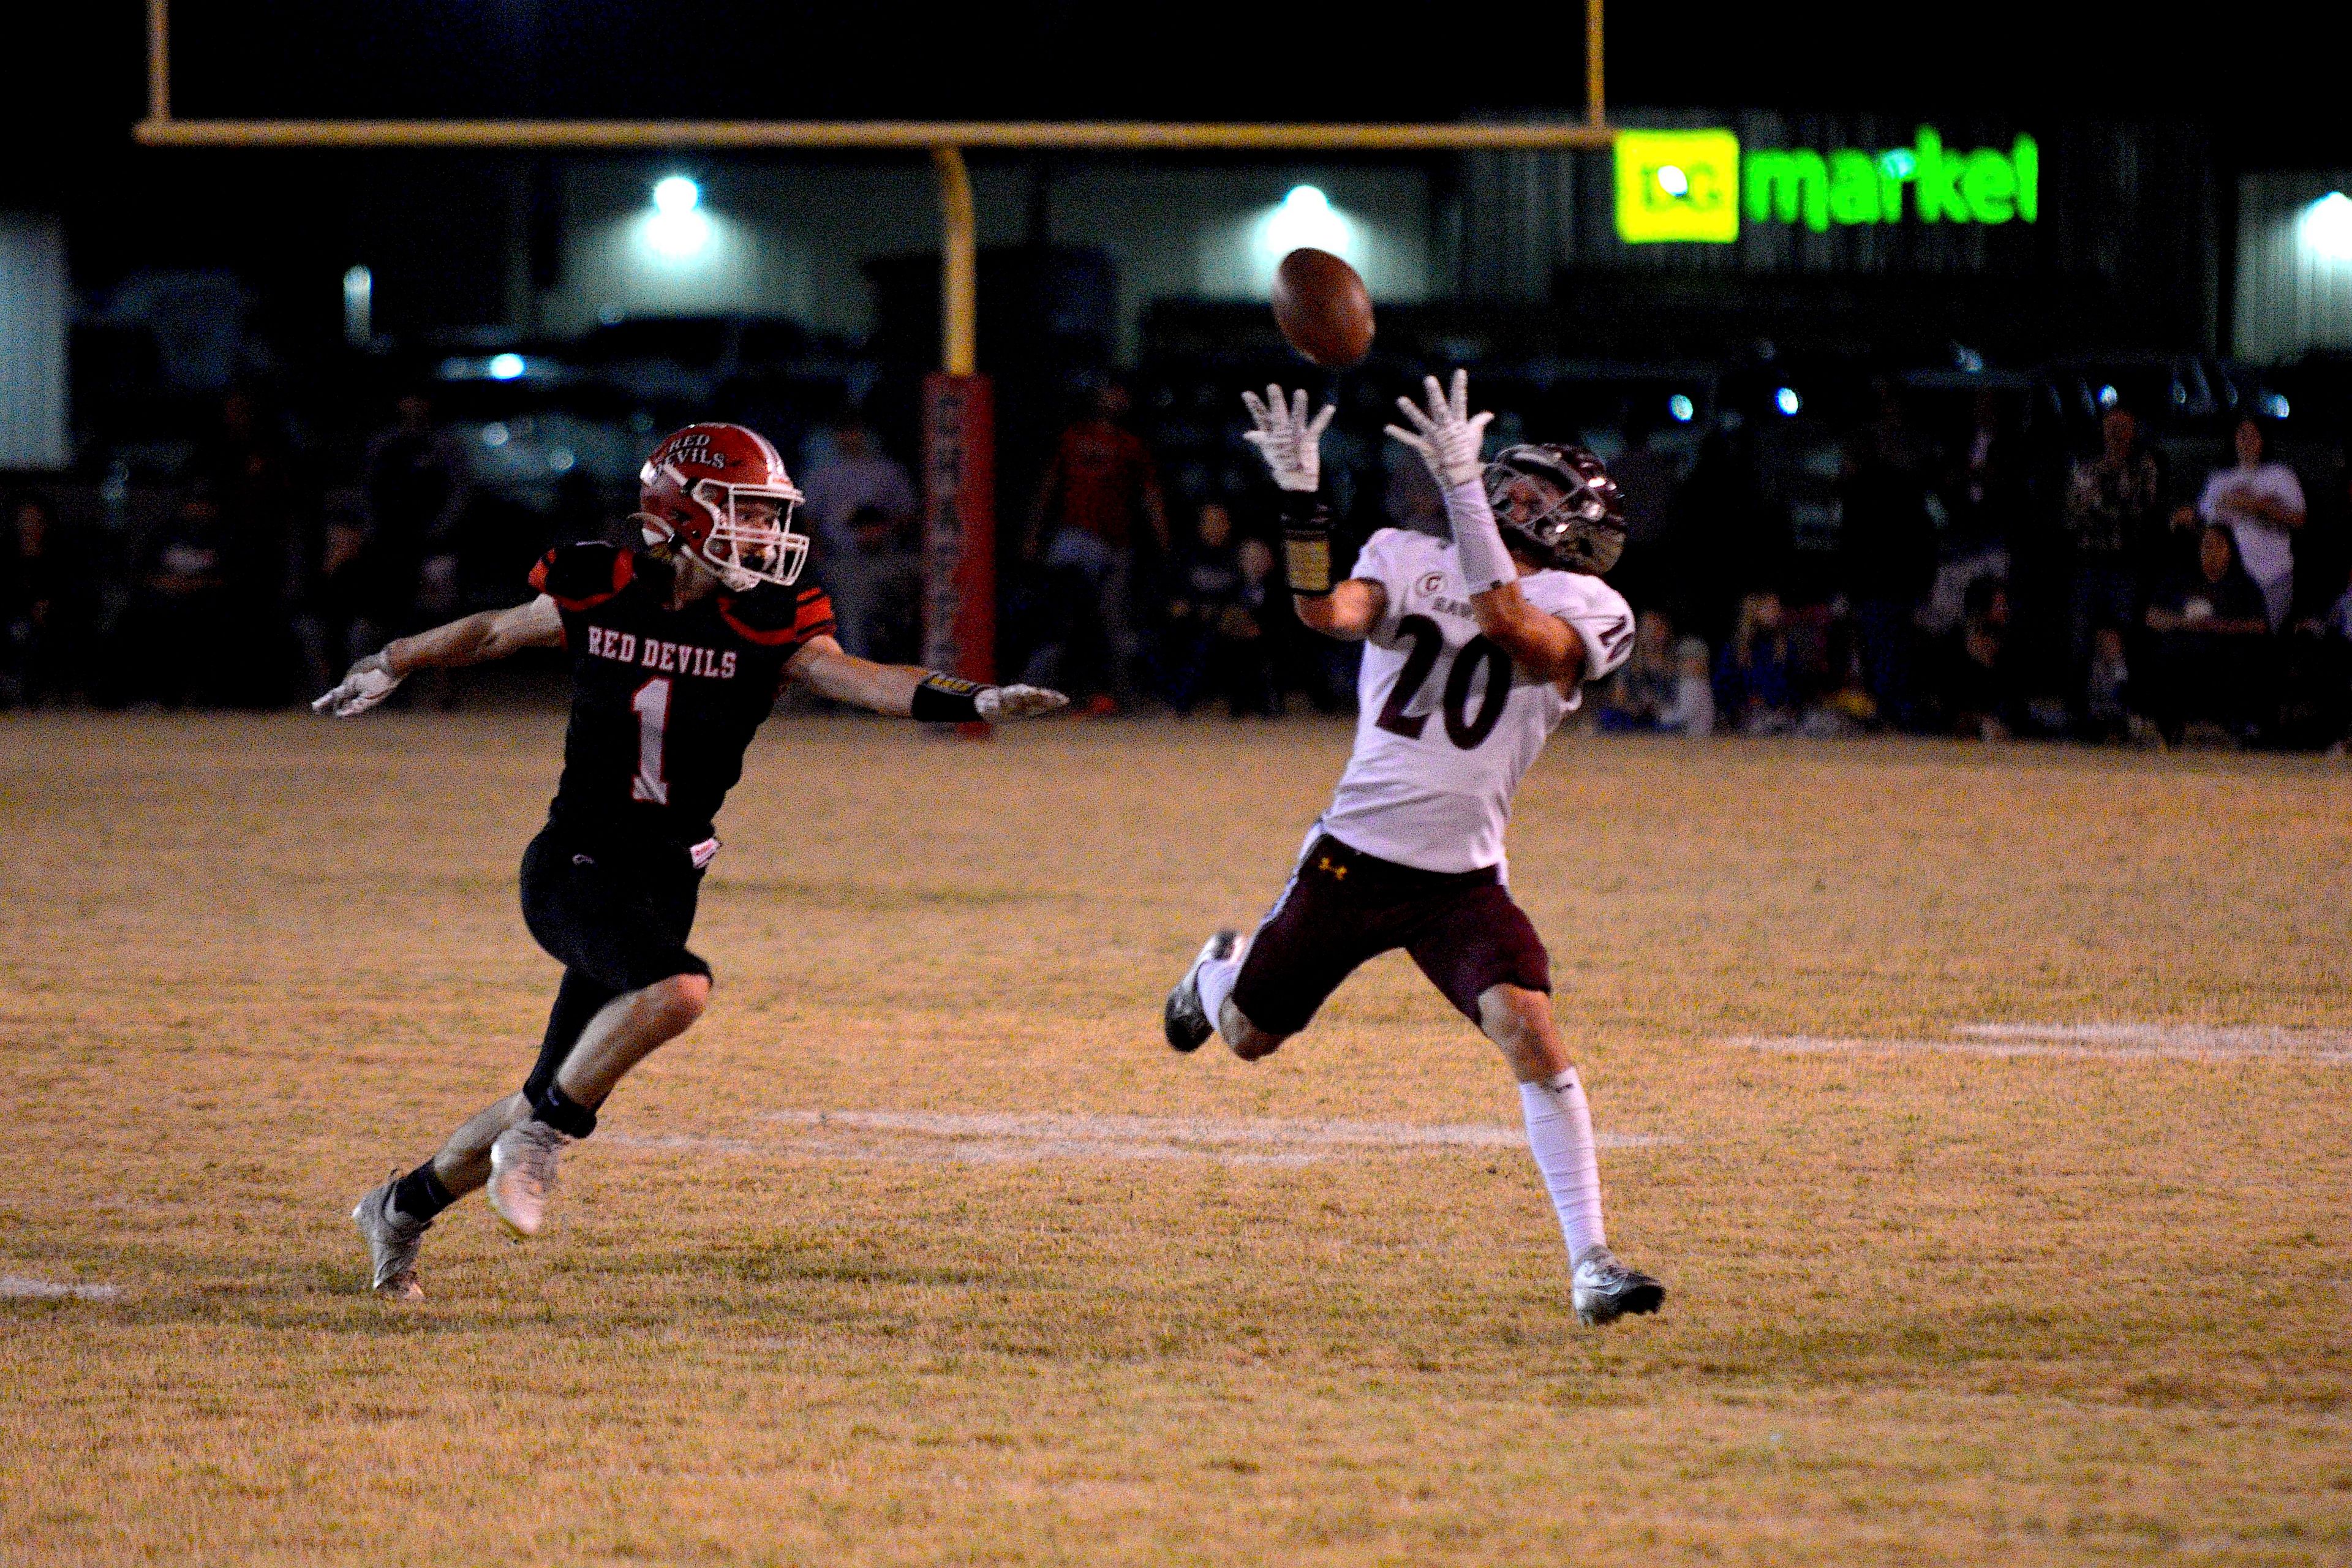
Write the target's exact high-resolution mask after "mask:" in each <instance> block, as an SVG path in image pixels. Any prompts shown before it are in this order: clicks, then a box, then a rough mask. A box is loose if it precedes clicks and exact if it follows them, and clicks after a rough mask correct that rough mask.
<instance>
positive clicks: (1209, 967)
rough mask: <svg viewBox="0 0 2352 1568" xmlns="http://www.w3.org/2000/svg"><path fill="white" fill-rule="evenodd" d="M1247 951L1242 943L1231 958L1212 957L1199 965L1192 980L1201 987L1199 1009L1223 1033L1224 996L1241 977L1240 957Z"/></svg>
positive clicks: (1232, 991)
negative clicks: (1195, 976)
mask: <svg viewBox="0 0 2352 1568" xmlns="http://www.w3.org/2000/svg"><path fill="white" fill-rule="evenodd" d="M1248 952H1249V948H1248V947H1247V946H1246V945H1244V946H1242V947H1240V948H1238V949H1236V950H1235V952H1234V955H1233V956H1232V957H1231V958H1213V959H1211V960H1209V962H1208V963H1204V964H1202V965H1201V973H1200V975H1199V977H1198V978H1197V979H1196V980H1195V981H1194V982H1193V984H1196V985H1198V986H1199V987H1200V988H1201V1011H1202V1012H1203V1013H1206V1014H1207V1015H1208V1016H1209V1023H1210V1025H1211V1026H1213V1028H1215V1029H1216V1031H1217V1032H1218V1033H1219V1034H1223V1033H1224V1022H1223V1019H1224V1014H1225V998H1226V997H1228V996H1230V995H1232V994H1234V981H1236V980H1238V979H1240V978H1241V973H1242V959H1243V957H1244V955H1246V954H1247V953H1248Z"/></svg>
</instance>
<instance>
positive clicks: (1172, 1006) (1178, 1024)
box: [1160, 927, 1242, 1051]
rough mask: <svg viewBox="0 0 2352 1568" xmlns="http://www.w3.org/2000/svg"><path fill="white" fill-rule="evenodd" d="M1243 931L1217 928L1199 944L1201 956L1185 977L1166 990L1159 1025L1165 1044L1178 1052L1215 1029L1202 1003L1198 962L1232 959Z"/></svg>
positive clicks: (1194, 1045) (1198, 1044) (1191, 1048)
mask: <svg viewBox="0 0 2352 1568" xmlns="http://www.w3.org/2000/svg"><path fill="white" fill-rule="evenodd" d="M1241 946H1242V933H1241V932H1239V931H1234V930H1233V929H1232V928H1231V927H1227V928H1226V929H1224V930H1223V931H1219V932H1217V934H1216V935H1214V936H1213V937H1211V938H1210V939H1209V940H1208V941H1207V942H1204V943H1202V947H1201V955H1200V956H1199V957H1198V958H1195V959H1194V960H1193V961H1192V968H1190V969H1188V970H1186V971H1185V972H1184V978H1183V979H1181V980H1179V981H1178V982H1177V983H1176V988H1175V989H1174V990H1173V991H1171V992H1170V993H1168V1005H1167V1007H1166V1009H1165V1010H1164V1011H1163V1012H1162V1013H1161V1014H1160V1024H1161V1026H1163V1027H1164V1028H1165V1029H1166V1030H1167V1032H1168V1043H1169V1044H1170V1045H1171V1046H1172V1047H1175V1048H1176V1049H1178V1050H1180V1051H1197V1050H1199V1049H1200V1048H1201V1046H1202V1042H1204V1041H1205V1040H1207V1039H1208V1037H1210V1036H1211V1035H1213V1034H1215V1033H1216V1032H1217V1023H1216V1020H1215V1019H1213V1018H1212V1017H1210V1016H1209V1012H1208V1009H1207V1008H1205V1007H1203V1006H1202V1005H1201V965H1202V964H1204V963H1210V962H1211V961H1213V960H1215V959H1221V958H1231V957H1232V956H1233V955H1234V953H1236V952H1240V951H1241Z"/></svg>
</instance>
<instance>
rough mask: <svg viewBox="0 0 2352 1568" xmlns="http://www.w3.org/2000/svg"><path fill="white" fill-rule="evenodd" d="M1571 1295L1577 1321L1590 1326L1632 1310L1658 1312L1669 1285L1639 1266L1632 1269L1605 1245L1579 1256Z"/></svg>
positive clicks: (1612, 1319) (1572, 1276)
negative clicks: (1660, 1281)
mask: <svg viewBox="0 0 2352 1568" xmlns="http://www.w3.org/2000/svg"><path fill="white" fill-rule="evenodd" d="M1665 1299H1666V1288H1665V1287H1664V1285H1661V1284H1659V1283H1658V1282H1657V1281H1656V1280H1655V1279H1651V1278H1650V1277H1649V1276H1648V1275H1646V1274H1644V1273H1643V1272H1642V1271H1641V1270H1640V1269H1638V1268H1626V1267H1625V1266H1624V1265H1623V1264H1622V1263H1620V1262H1618V1261H1617V1255H1616V1254H1615V1253H1613V1252H1612V1251H1610V1250H1609V1249H1608V1248H1607V1247H1586V1248H1585V1249H1584V1251H1583V1253H1582V1254H1581V1255H1580V1256H1579V1257H1578V1258H1577V1259H1576V1267H1575V1269H1574V1271H1573V1273H1572V1275H1571V1283H1570V1300H1572V1301H1573V1302H1574V1304H1575V1307H1576V1321H1578V1322H1580V1323H1582V1324H1583V1325H1584V1326H1585V1327H1586V1328H1589V1329H1590V1328H1598V1327H1600V1326H1601V1324H1602V1323H1613V1322H1615V1321H1617V1320H1618V1319H1620V1318H1622V1317H1623V1316H1624V1315H1625V1314H1626V1313H1628V1312H1634V1313H1641V1312H1654V1311H1656V1310H1658V1307H1659V1304H1660V1303H1661V1302H1663V1301H1664V1300H1665Z"/></svg>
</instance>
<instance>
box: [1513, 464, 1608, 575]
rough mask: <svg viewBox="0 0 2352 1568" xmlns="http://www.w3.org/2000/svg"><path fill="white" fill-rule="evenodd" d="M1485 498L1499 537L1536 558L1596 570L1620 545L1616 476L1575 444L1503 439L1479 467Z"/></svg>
mask: <svg viewBox="0 0 2352 1568" xmlns="http://www.w3.org/2000/svg"><path fill="white" fill-rule="evenodd" d="M1486 501H1487V504H1488V505H1489V506H1490V507H1492V508H1493V509H1494V513H1495V522H1496V526H1498V527H1499V528H1500V529H1501V530H1502V531H1503V533H1504V536H1505V542H1507V543H1510V544H1516V545H1517V546H1518V547H1519V549H1520V550H1521V551H1522V552H1524V553H1526V554H1527V555H1528V556H1529V557H1530V558H1531V559H1533V560H1534V561H1535V562H1536V563H1538V564H1539V565H1544V566H1549V567H1553V568H1555V569H1557V570H1559V571H1563V572H1580V573H1584V574H1588V575H1591V576H1595V577H1598V576H1600V575H1601V574H1602V573H1604V572H1607V571H1608V570H1609V569H1610V568H1611V567H1612V566H1614V565H1616V564H1617V560H1618V557H1619V556H1621V555H1622V554H1623V553H1624V552H1625V514H1624V510H1623V508H1622V504H1621V502H1620V500H1619V498H1618V494H1617V485H1616V481H1614V480H1613V479H1610V477H1609V475H1608V473H1607V472H1606V471H1605V470H1604V469H1602V468H1601V462H1600V459H1599V458H1595V457H1593V456H1592V455H1591V453H1589V452H1586V451H1583V450H1582V449H1581V448H1578V447H1530V446H1520V447H1506V448H1505V449H1504V450H1503V451H1501V452H1500V453H1497V454H1496V459H1495V461H1494V462H1492V463H1490V464H1488V465H1487V468H1486Z"/></svg>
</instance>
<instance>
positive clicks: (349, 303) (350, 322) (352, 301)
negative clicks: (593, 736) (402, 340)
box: [343, 267, 375, 349]
mask: <svg viewBox="0 0 2352 1568" xmlns="http://www.w3.org/2000/svg"><path fill="white" fill-rule="evenodd" d="M374 341H375V274H374V273H373V272H371V271H369V270H368V269H367V268H364V267H354V268H351V269H350V270H349V271H347V272H345V273H344V274H343V342H347V343H349V344H350V345H351V346H352V347H353V348H355V349H363V348H365V347H367V346H368V344H370V343H372V342H374Z"/></svg>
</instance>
